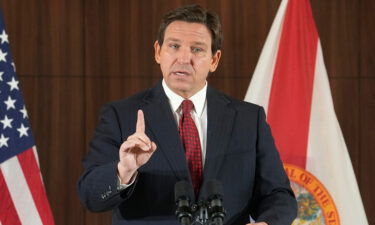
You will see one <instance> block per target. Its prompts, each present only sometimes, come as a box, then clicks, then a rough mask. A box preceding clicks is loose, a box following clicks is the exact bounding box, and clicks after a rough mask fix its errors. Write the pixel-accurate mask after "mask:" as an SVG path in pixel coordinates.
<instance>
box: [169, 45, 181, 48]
mask: <svg viewBox="0 0 375 225" xmlns="http://www.w3.org/2000/svg"><path fill="white" fill-rule="evenodd" d="M169 47H170V48H172V49H178V48H179V47H180V46H179V45H178V44H169Z"/></svg>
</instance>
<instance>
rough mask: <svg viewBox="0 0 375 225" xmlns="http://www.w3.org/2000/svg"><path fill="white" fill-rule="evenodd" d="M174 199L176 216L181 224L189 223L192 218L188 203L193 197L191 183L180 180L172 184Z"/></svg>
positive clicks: (188, 224) (187, 224) (186, 224)
mask: <svg viewBox="0 0 375 225" xmlns="http://www.w3.org/2000/svg"><path fill="white" fill-rule="evenodd" d="M174 199H175V202H176V205H177V209H176V216H177V218H178V220H179V221H180V223H181V224H182V225H190V224H191V221H192V219H193V215H192V209H191V206H190V203H191V202H192V201H193V199H194V192H193V188H192V187H191V185H190V184H189V183H188V182H186V181H184V180H182V181H179V182H177V183H176V184H175V185H174Z"/></svg>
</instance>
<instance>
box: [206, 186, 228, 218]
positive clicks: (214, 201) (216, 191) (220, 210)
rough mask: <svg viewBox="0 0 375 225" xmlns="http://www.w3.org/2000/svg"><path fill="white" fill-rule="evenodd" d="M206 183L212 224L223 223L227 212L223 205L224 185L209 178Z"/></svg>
mask: <svg viewBox="0 0 375 225" xmlns="http://www.w3.org/2000/svg"><path fill="white" fill-rule="evenodd" d="M206 185H207V186H206V191H207V196H208V198H207V204H208V213H209V217H210V218H211V224H213V225H223V221H224V217H225V214H226V212H225V209H224V207H223V197H222V196H223V190H222V185H221V183H220V182H219V181H217V180H209V181H207V184H206Z"/></svg>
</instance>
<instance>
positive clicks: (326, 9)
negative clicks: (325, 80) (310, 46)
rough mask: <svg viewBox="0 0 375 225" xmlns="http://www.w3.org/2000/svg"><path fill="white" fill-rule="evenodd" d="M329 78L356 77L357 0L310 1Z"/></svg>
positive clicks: (357, 59) (357, 45) (357, 49)
mask: <svg viewBox="0 0 375 225" xmlns="http://www.w3.org/2000/svg"><path fill="white" fill-rule="evenodd" d="M311 5H312V9H313V14H314V18H315V22H316V25H317V27H318V33H319V36H320V40H321V43H322V47H323V55H324V60H325V63H326V66H327V70H328V74H329V76H330V77H357V76H358V75H359V74H358V66H359V64H358V63H359V50H360V49H359V22H360V11H359V1H354V0H340V1H337V0H335V1H321V0H311Z"/></svg>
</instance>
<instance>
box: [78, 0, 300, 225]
mask: <svg viewBox="0 0 375 225" xmlns="http://www.w3.org/2000/svg"><path fill="white" fill-rule="evenodd" d="M221 35H222V34H221V27H220V22H219V19H218V17H217V15H216V14H214V13H212V12H209V11H206V10H204V9H202V8H201V7H200V6H197V5H190V6H185V7H182V8H178V9H175V10H173V11H171V12H169V13H168V14H166V15H165V16H164V18H163V20H162V23H161V26H160V29H159V36H158V40H157V41H156V42H155V44H154V47H155V60H156V62H157V63H158V64H160V67H161V71H162V74H163V80H162V82H160V83H158V84H157V85H156V86H155V87H153V88H151V89H149V90H146V91H144V92H141V93H139V94H137V95H134V96H131V97H129V98H127V99H124V100H121V101H117V102H113V103H110V104H108V105H106V106H105V107H104V108H103V109H102V111H101V116H100V122H99V125H98V127H97V129H96V130H95V133H94V137H93V139H92V141H91V143H90V152H89V154H88V156H87V157H86V158H85V160H84V167H85V172H84V174H83V175H82V177H81V178H80V181H79V183H78V188H79V195H80V198H81V200H82V202H83V203H84V204H85V206H86V207H87V208H88V209H89V210H91V211H107V210H113V224H119V225H120V224H160V225H168V224H178V221H177V219H176V216H175V215H174V212H175V209H176V206H175V201H174V185H175V183H176V182H178V181H180V180H186V181H188V182H189V183H190V184H191V185H192V187H193V188H194V192H195V194H196V200H199V199H202V198H204V197H205V196H203V194H202V193H203V191H202V188H203V187H204V185H205V183H206V182H207V181H208V180H211V179H216V180H218V181H220V182H221V183H222V185H223V204H224V207H225V209H226V211H227V215H226V217H225V221H224V222H225V224H241V225H245V224H248V223H249V222H250V220H249V215H251V217H252V218H254V219H255V220H256V221H257V222H256V223H254V224H257V225H267V224H268V225H273V224H278V225H279V224H291V222H292V221H293V219H294V218H295V216H296V201H295V198H294V195H293V193H292V191H291V189H290V185H289V180H288V178H287V176H286V175H285V172H284V170H283V167H282V163H281V161H280V158H279V155H278V153H277V150H276V148H275V145H274V142H273V139H272V136H271V132H270V129H269V127H268V125H267V123H266V121H265V114H264V110H263V109H262V108H261V107H259V106H256V105H253V104H250V103H245V102H243V101H239V100H235V99H233V98H231V97H228V96H226V95H224V94H222V93H220V92H218V91H216V90H214V89H213V88H211V87H210V86H207V81H206V79H207V76H208V74H209V73H211V72H214V71H215V70H216V68H217V66H218V63H219V60H220V56H221V50H220V47H221V39H222V37H221Z"/></svg>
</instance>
